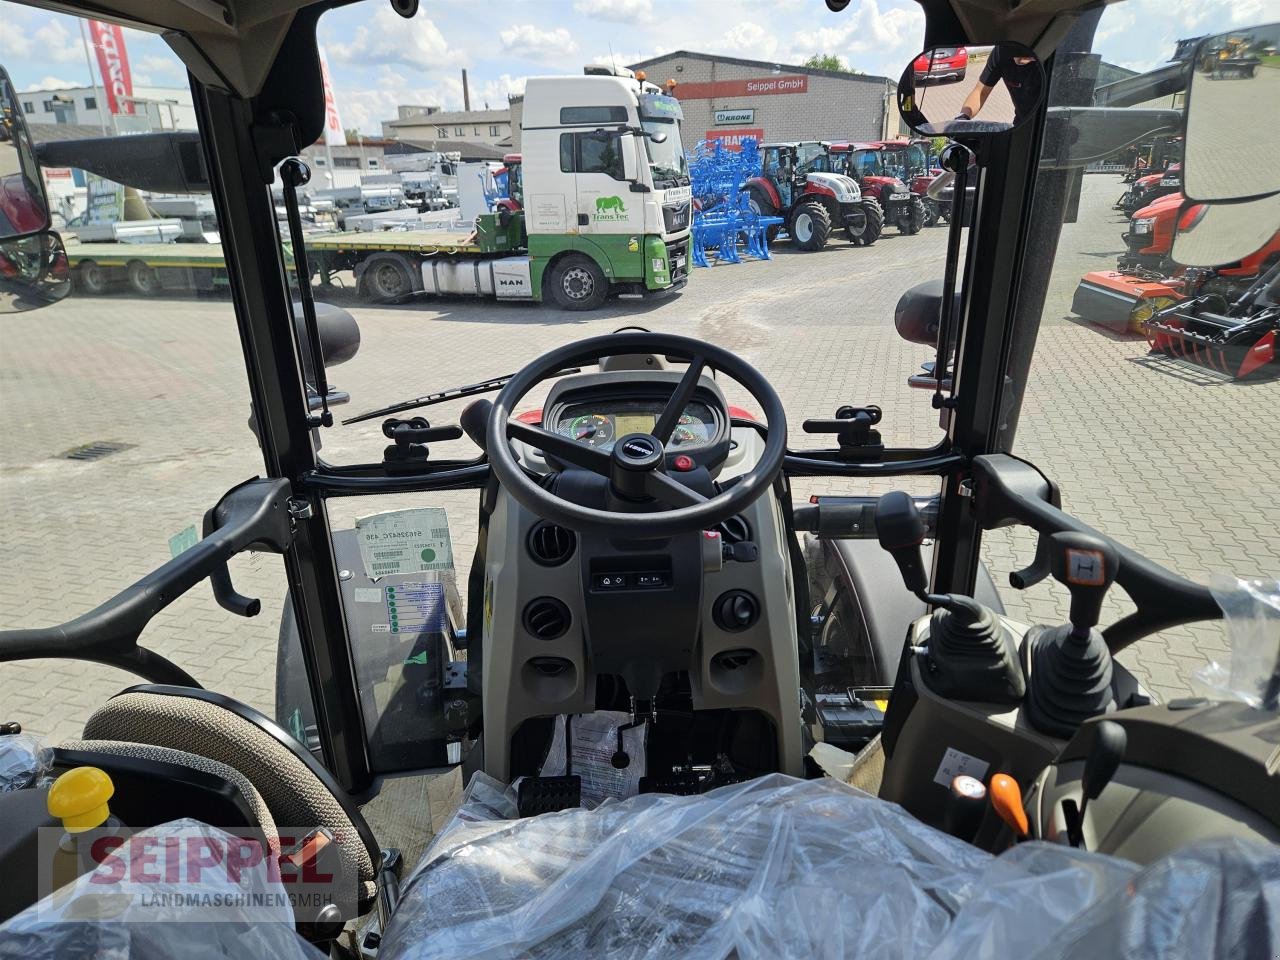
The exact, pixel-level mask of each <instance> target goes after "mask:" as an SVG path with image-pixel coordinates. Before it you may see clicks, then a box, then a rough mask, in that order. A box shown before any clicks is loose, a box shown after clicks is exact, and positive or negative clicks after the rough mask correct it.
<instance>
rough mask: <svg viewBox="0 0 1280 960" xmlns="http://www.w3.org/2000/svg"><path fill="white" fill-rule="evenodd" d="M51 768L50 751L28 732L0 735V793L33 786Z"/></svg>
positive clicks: (51, 754) (51, 753)
mask: <svg viewBox="0 0 1280 960" xmlns="http://www.w3.org/2000/svg"><path fill="white" fill-rule="evenodd" d="M52 766H53V751H52V750H50V749H49V748H48V747H46V746H45V745H44V743H43V742H42V741H41V740H40V738H39V737H35V736H32V735H31V734H29V733H11V734H8V735H6V736H0V793H8V792H9V791H10V790H25V789H26V788H27V787H31V786H35V785H36V784H37V783H38V782H39V781H40V779H41V777H44V776H45V775H46V774H47V773H48V772H49V770H50V768H51V767H52Z"/></svg>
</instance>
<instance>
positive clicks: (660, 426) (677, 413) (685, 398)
mask: <svg viewBox="0 0 1280 960" xmlns="http://www.w3.org/2000/svg"><path fill="white" fill-rule="evenodd" d="M706 365H707V360H706V357H704V356H702V354H695V355H694V356H693V358H692V359H691V360H690V361H689V368H688V369H687V370H685V372H684V376H683V377H681V378H680V382H679V383H678V384H676V389H675V392H674V393H672V394H671V399H670V400H668V401H667V405H666V406H665V407H663V408H662V415H661V416H660V417H658V422H657V423H656V424H655V425H654V427H653V436H654V438H656V439H657V441H658V442H659V443H660V444H662V445H663V446H664V447H665V446H666V445H667V441H669V440H670V439H671V434H673V433H675V429H676V424H678V423H679V422H680V417H681V416H683V415H684V409H685V407H687V406H689V401H690V400H692V399H693V391H694V390H696V389H697V388H698V380H699V378H700V377H701V376H702V369H703V367H705V366H706Z"/></svg>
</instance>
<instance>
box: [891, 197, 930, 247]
mask: <svg viewBox="0 0 1280 960" xmlns="http://www.w3.org/2000/svg"><path fill="white" fill-rule="evenodd" d="M924 216H925V214H924V204H923V203H921V202H920V198H919V197H912V198H911V199H910V200H909V201H907V212H906V214H905V215H904V216H902V217H901V218H899V220H898V232H899V233H905V234H906V235H907V236H909V237H910V236H915V234H917V233H919V232H920V231H921V230H923V229H924Z"/></svg>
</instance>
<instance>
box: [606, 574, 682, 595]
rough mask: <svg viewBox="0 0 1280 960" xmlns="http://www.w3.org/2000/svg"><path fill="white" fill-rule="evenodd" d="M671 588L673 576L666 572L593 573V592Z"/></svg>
mask: <svg viewBox="0 0 1280 960" xmlns="http://www.w3.org/2000/svg"><path fill="white" fill-rule="evenodd" d="M670 586H671V574H670V573H668V572H667V571H665V570H648V571H644V572H631V571H624V572H620V573H619V572H615V573H593V574H592V575H591V589H592V591H593V592H606V591H615V590H664V589H666V588H668V587H670Z"/></svg>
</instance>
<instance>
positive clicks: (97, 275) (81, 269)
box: [73, 260, 110, 297]
mask: <svg viewBox="0 0 1280 960" xmlns="http://www.w3.org/2000/svg"><path fill="white" fill-rule="evenodd" d="M73 276H74V278H75V284H76V289H77V290H79V291H80V292H81V293H87V294H89V295H90V296H93V297H98V296H101V295H102V294H104V293H106V292H107V287H108V286H109V285H110V281H109V280H108V279H107V271H106V270H104V269H103V268H102V265H101V264H99V263H98V261H96V260H81V261H80V265H79V266H77V267H76V272H75V274H74V275H73Z"/></svg>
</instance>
